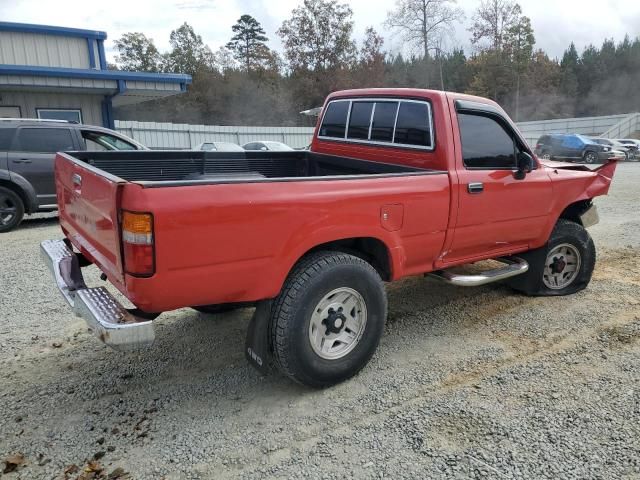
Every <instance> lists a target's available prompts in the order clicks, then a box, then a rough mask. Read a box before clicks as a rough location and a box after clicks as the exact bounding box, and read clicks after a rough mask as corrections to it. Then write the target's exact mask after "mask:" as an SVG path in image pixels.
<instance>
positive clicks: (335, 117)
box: [320, 102, 349, 138]
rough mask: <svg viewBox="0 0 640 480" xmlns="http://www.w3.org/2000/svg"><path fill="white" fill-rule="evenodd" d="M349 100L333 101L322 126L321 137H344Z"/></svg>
mask: <svg viewBox="0 0 640 480" xmlns="http://www.w3.org/2000/svg"><path fill="white" fill-rule="evenodd" d="M348 111H349V102H331V103H330V104H329V106H328V107H327V112H326V113H325V114H324V118H323V119H322V125H321V126H320V136H321V137H334V138H344V132H345V130H346V128H347V113H348Z"/></svg>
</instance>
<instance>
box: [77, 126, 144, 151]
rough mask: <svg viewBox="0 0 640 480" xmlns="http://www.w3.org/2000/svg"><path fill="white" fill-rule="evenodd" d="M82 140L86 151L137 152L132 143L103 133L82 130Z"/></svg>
mask: <svg viewBox="0 0 640 480" xmlns="http://www.w3.org/2000/svg"><path fill="white" fill-rule="evenodd" d="M82 138H83V139H84V142H85V145H86V148H87V150H90V151H102V150H137V148H136V146H135V145H134V144H132V143H129V142H126V141H124V140H122V139H120V138H118V137H116V136H114V135H109V134H108V133H103V132H94V131H91V130H82Z"/></svg>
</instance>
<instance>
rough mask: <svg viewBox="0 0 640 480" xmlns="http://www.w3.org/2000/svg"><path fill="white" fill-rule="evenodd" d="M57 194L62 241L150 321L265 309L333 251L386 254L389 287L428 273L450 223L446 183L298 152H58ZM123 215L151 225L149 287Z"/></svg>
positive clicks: (443, 176)
mask: <svg viewBox="0 0 640 480" xmlns="http://www.w3.org/2000/svg"><path fill="white" fill-rule="evenodd" d="M56 186H57V191H58V203H59V207H60V225H61V227H62V230H63V232H64V234H65V236H66V237H67V238H68V239H69V240H70V242H71V243H72V244H73V245H74V247H75V248H76V249H77V250H78V251H80V252H81V253H82V254H83V255H84V256H85V257H86V258H88V259H89V260H90V261H91V262H93V263H95V264H96V265H97V266H98V267H99V268H100V269H101V270H102V271H103V272H104V273H105V274H106V275H107V277H108V279H109V280H110V281H111V283H113V284H114V285H115V286H116V287H117V288H118V289H119V290H120V291H121V292H122V293H123V294H125V296H126V297H127V298H128V299H129V300H130V301H131V302H132V303H133V304H134V305H136V306H137V307H138V308H140V309H142V310H144V311H147V312H160V311H167V310H172V309H175V308H181V307H184V306H190V305H207V304H216V303H232V302H247V301H255V300H259V299H265V298H273V297H274V296H275V295H276V294H277V292H278V291H279V290H280V288H281V286H282V283H283V282H284V280H285V278H286V276H287V274H288V272H289V271H290V269H291V268H292V266H293V265H294V264H295V262H296V261H298V259H299V258H301V256H303V255H304V254H305V252H307V251H309V250H310V249H313V248H316V247H317V246H318V245H320V244H323V243H326V242H332V241H340V240H342V241H345V242H348V241H352V242H355V241H357V242H365V243H367V244H371V245H376V246H375V247H374V246H372V247H371V248H383V249H385V250H386V251H387V253H386V255H387V256H388V258H389V261H391V259H392V258H393V259H394V264H393V265H388V266H386V267H385V268H386V269H388V272H387V273H388V278H389V279H392V278H399V277H401V276H404V275H409V274H415V273H420V272H424V271H428V270H430V269H432V267H433V263H434V261H435V259H436V257H437V255H438V254H439V252H440V251H441V249H442V246H443V242H444V237H445V233H446V229H447V225H448V221H449V201H450V179H449V175H448V173H447V172H441V171H433V170H421V169H418V168H415V167H406V166H400V165H388V164H385V163H379V162H372V161H365V160H359V159H353V158H346V157H337V156H331V155H326V154H317V153H312V152H307V151H296V152H247V153H246V154H244V153H219V152H187V151H165V152H158V151H149V152H122V151H119V152H99V153H95V152H71V153H60V154H58V156H57V158H56ZM123 211H129V212H148V213H150V214H151V215H152V216H153V229H154V232H153V237H154V252H155V253H154V258H155V260H154V262H155V271H154V273H153V275H151V276H147V277H144V278H141V277H137V276H135V275H130V274H128V273H126V271H125V270H126V269H125V268H124V263H123V253H122V238H121V235H122V232H121V230H122V226H121V218H122V212H123ZM355 239H359V240H355ZM392 252H393V255H392Z"/></svg>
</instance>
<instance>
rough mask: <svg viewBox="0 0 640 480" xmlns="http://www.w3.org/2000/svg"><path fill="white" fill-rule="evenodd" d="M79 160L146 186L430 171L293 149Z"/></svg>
mask: <svg viewBox="0 0 640 480" xmlns="http://www.w3.org/2000/svg"><path fill="white" fill-rule="evenodd" d="M70 155H72V156H73V157H74V158H75V159H77V160H81V161H83V162H86V163H88V164H89V165H92V166H93V167H95V168H98V169H100V170H102V171H105V172H108V173H110V174H111V175H114V176H116V177H118V178H120V179H122V180H126V181H128V182H135V183H138V184H141V185H143V186H145V187H154V186H156V187H158V186H163V187H167V186H185V185H189V184H194V183H197V184H214V183H234V182H236V183H237V182H242V183H245V182H259V181H265V180H267V181H269V180H270V181H273V180H277V179H279V180H293V179H301V178H313V177H339V178H345V177H346V178H349V177H354V176H361V175H406V174H410V173H426V172H428V171H426V170H422V169H419V168H415V167H409V166H403V165H393V164H387V163H380V162H372V161H367V160H359V159H355V158H347V157H340V156H334V155H326V154H320V153H313V152H309V151H307V150H301V151H293V152H251V151H247V152H246V153H242V152H205V151H132V152H123V151H118V152H71V153H70Z"/></svg>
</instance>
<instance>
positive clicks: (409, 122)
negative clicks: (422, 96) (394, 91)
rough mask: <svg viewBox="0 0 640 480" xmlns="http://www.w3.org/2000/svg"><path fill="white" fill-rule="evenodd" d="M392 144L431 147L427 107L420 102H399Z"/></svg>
mask: <svg viewBox="0 0 640 480" xmlns="http://www.w3.org/2000/svg"><path fill="white" fill-rule="evenodd" d="M393 143H401V144H404V145H419V146H421V147H430V146H431V127H430V124H429V106H428V104H426V103H422V102H400V110H398V120H397V121H396V133H395V136H394V138H393Z"/></svg>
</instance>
